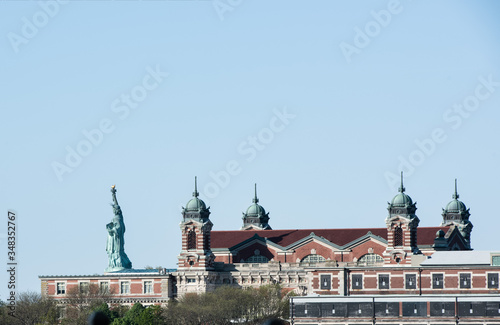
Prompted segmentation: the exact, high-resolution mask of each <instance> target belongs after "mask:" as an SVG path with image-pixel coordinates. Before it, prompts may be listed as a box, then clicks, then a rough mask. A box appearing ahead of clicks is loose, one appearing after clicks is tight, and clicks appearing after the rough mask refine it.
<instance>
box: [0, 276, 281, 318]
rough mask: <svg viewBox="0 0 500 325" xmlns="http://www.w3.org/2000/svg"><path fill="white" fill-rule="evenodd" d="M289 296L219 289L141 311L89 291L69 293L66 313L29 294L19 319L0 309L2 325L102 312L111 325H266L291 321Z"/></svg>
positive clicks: (272, 288) (274, 288) (269, 289)
mask: <svg viewBox="0 0 500 325" xmlns="http://www.w3.org/2000/svg"><path fill="white" fill-rule="evenodd" d="M289 296H290V293H288V294H285V293H284V292H283V289H282V288H281V286H279V285H268V286H262V287H260V288H257V289H254V288H246V289H240V288H235V287H230V286H225V287H220V288H218V289H217V290H216V291H214V292H210V293H204V294H194V293H193V294H187V295H185V296H184V297H182V298H180V299H178V300H172V301H170V302H169V304H168V306H167V307H160V306H156V305H155V306H147V307H145V306H143V305H141V304H139V303H137V304H135V305H134V306H132V308H129V307H126V306H121V305H115V304H111V303H110V301H111V296H110V295H102V294H101V293H99V292H98V289H97V288H93V287H91V288H89V291H88V292H85V293H81V292H69V293H68V300H67V304H66V305H65V308H62V306H58V305H56V303H55V301H54V300H52V299H47V298H43V297H41V296H40V294H37V293H33V292H28V293H22V294H20V295H18V301H17V305H16V313H15V317H12V316H11V315H9V311H10V310H9V308H8V305H6V304H5V303H2V305H1V306H0V324H5V325H20V324H22V325H27V324H29V325H37V324H63V325H87V320H88V318H89V316H90V315H91V314H92V313H94V312H96V311H100V312H102V313H103V314H105V315H106V316H107V317H108V318H109V320H110V321H111V324H112V325H163V324H173V325H198V324H203V325H226V324H227V325H230V324H231V325H232V324H255V325H257V324H262V323H263V322H264V321H265V320H267V319H271V318H279V319H288V317H289Z"/></svg>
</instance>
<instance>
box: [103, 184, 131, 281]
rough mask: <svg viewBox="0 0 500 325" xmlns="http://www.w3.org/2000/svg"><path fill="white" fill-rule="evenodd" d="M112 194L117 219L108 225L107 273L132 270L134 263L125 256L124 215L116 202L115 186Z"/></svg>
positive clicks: (112, 187)
mask: <svg viewBox="0 0 500 325" xmlns="http://www.w3.org/2000/svg"><path fill="white" fill-rule="evenodd" d="M111 193H113V204H111V206H112V207H113V212H114V214H115V217H114V218H113V220H112V221H111V222H110V223H108V224H107V225H106V229H107V230H108V242H107V244H106V252H107V253H108V262H109V263H108V268H107V269H106V272H113V271H120V270H123V269H131V268H132V262H130V260H129V259H128V257H127V254H125V249H124V246H125V238H124V234H125V223H123V215H122V210H121V209H120V206H119V205H118V201H117V200H116V188H115V185H113V186H111Z"/></svg>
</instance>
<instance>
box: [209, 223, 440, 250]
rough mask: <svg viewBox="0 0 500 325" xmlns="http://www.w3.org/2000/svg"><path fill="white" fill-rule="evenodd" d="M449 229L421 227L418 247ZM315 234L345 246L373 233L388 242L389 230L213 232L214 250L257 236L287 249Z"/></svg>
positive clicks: (431, 241)
mask: <svg viewBox="0 0 500 325" xmlns="http://www.w3.org/2000/svg"><path fill="white" fill-rule="evenodd" d="M448 228H449V227H419V228H418V233H417V244H418V245H432V244H433V243H434V238H435V237H436V232H437V231H438V230H440V229H443V230H444V232H445V233H446V232H447V231H448ZM311 232H313V233H314V234H315V235H316V236H318V237H323V238H325V239H327V240H328V241H330V242H332V243H334V244H336V245H338V246H344V245H346V244H348V243H350V242H352V241H355V240H356V239H358V238H360V237H363V236H365V235H366V234H367V233H368V232H371V233H372V234H373V235H375V236H379V237H382V238H383V239H384V240H387V228H351V229H288V230H228V231H212V236H211V237H212V238H211V246H212V248H230V247H233V246H235V245H237V244H239V243H241V242H243V241H245V240H247V239H249V238H251V237H253V236H254V235H255V234H257V235H258V236H260V237H262V238H267V239H268V240H270V241H272V242H273V243H275V244H278V245H280V246H282V247H286V246H288V245H290V244H293V243H295V242H297V241H299V240H301V239H303V238H305V237H307V236H309V235H310V234H311Z"/></svg>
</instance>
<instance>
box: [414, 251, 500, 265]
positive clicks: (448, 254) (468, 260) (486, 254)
mask: <svg viewBox="0 0 500 325" xmlns="http://www.w3.org/2000/svg"><path fill="white" fill-rule="evenodd" d="M492 256H500V252H491V251H441V252H435V253H434V254H432V256H429V257H428V258H427V259H426V260H425V261H423V262H422V263H420V265H422V266H433V265H436V266H438V265H492Z"/></svg>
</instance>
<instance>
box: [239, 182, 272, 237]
mask: <svg viewBox="0 0 500 325" xmlns="http://www.w3.org/2000/svg"><path fill="white" fill-rule="evenodd" d="M258 203H259V199H258V198H257V184H255V196H254V198H253V204H252V205H251V206H249V207H248V209H247V212H246V213H245V212H243V227H241V230H271V226H269V224H268V222H269V213H266V210H264V208H263V207H262V206H261V205H259V204H258Z"/></svg>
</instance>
